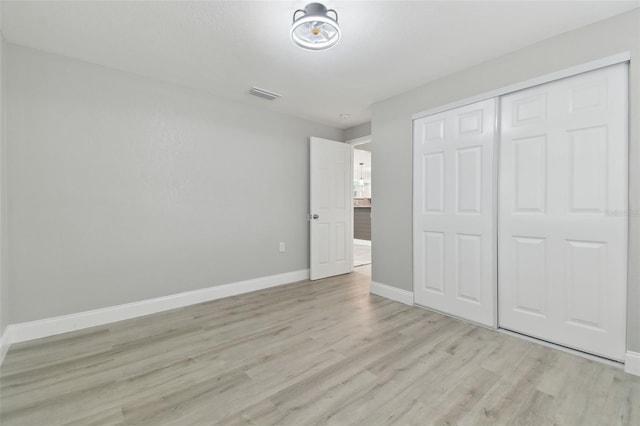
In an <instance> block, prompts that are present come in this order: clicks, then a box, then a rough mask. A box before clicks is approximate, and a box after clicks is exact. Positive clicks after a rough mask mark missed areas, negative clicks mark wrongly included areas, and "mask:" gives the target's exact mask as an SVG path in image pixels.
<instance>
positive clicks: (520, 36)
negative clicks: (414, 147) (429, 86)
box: [0, 0, 639, 128]
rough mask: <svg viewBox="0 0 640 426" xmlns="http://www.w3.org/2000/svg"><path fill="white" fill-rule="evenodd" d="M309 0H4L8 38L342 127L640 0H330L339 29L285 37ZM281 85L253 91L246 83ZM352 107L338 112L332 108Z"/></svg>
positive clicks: (612, 13) (3, 9)
mask: <svg viewBox="0 0 640 426" xmlns="http://www.w3.org/2000/svg"><path fill="white" fill-rule="evenodd" d="M306 3H307V2H305V1H257V2H256V1H253V2H250V1H210V2H204V1H199V2H189V1H180V2H160V1H154V2H144V1H135V2H133V1H131V2H114V1H110V2H93V1H92V2H89V1H79V2H71V1H60V2H59V1H46V2H34V1H2V4H1V6H0V7H1V8H2V30H3V33H4V36H5V38H6V39H7V40H8V41H9V42H12V43H16V44H20V45H24V46H29V47H33V48H37V49H41V50H45V51H49V52H54V53H58V54H62V55H65V56H69V57H73V58H78V59H82V60H85V61H88V62H92V63H96V64H102V65H106V66H109V67H113V68H117V69H121V70H126V71H130V72H134V73H137V74H141V75H145V76H149V77H153V78H157V79H161V80H164V81H169V82H174V83H178V84H181V85H183V86H188V87H192V88H196V89H200V90H205V91H208V92H210V93H212V94H215V95H217V96H221V97H224V98H228V99H234V100H239V101H242V102H246V103H249V104H253V105H258V106H262V107H264V108H269V109H272V110H274V111H279V112H282V113H285V114H290V115H294V116H298V117H302V118H306V119H309V120H313V121H317V122H320V123H324V124H327V125H330V126H334V127H339V128H348V127H352V126H355V125H357V124H360V123H363V122H366V121H368V120H369V119H370V105H371V104H372V103H373V102H376V101H379V100H382V99H385V98H388V97H390V96H393V95H396V94H399V93H402V92H404V91H407V90H409V89H412V88H414V87H417V86H420V85H422V84H425V83H427V82H428V81H431V80H434V79H436V78H439V77H442V76H444V75H447V74H450V73H453V72H456V71H460V70H462V69H464V68H467V67H469V66H473V65H475V64H478V63H480V62H484V61H486V60H488V59H491V58H494V57H497V56H500V55H503V54H505V53H508V52H511V51H514V50H517V49H520V48H522V47H524V46H527V45H530V44H532V43H535V42H537V41H540V40H543V39H545V38H549V37H552V36H554V35H557V34H559V33H562V32H566V31H569V30H572V29H574V28H578V27H581V26H584V25H587V24H589V23H592V22H595V21H598V20H602V19H605V18H608V17H610V16H613V15H617V14H620V13H623V12H625V11H628V10H630V9H633V8H634V7H638V6H639V2H638V0H635V1H622V2H618V1H595V2H582V1H568V2H560V1H554V2H539V1H533V2H528V1H510V2H505V1H501V2H487V1H469V2H457V1H442V2H435V1H409V2H405V1H366V2H364V1H327V2H326V3H325V4H326V5H327V6H328V7H331V8H335V9H336V10H337V11H338V14H339V21H340V25H341V28H342V33H343V39H342V40H341V42H340V43H339V44H338V45H337V46H336V47H334V48H332V49H330V50H327V51H321V52H310V51H304V50H302V49H300V48H298V47H296V46H295V45H294V44H293V43H292V42H291V40H290V39H289V28H290V24H291V17H292V14H293V11H294V10H295V9H298V8H302V7H304V5H305V4H306ZM254 85H255V86H258V87H261V88H265V89H268V90H271V91H273V92H276V93H279V94H282V95H283V96H282V98H281V99H278V100H276V101H273V102H268V101H264V100H261V99H257V98H252V97H250V96H249V95H248V94H247V91H248V90H249V88H250V87H251V86H254ZM341 113H346V114H350V117H349V118H347V119H342V118H340V117H339V114H341Z"/></svg>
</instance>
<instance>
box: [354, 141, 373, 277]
mask: <svg viewBox="0 0 640 426" xmlns="http://www.w3.org/2000/svg"><path fill="white" fill-rule="evenodd" d="M350 143H351V144H353V145H355V146H354V149H353V266H354V267H358V266H364V265H370V264H371V137H366V138H360V139H357V140H355V141H351V142H350Z"/></svg>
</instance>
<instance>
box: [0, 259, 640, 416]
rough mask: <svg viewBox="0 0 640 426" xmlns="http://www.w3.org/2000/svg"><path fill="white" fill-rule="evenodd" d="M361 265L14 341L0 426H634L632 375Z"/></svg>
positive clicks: (638, 394) (636, 406)
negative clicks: (491, 322) (379, 283)
mask: <svg viewBox="0 0 640 426" xmlns="http://www.w3.org/2000/svg"><path fill="white" fill-rule="evenodd" d="M368 268H369V267H362V268H358V270H357V272H355V273H353V274H350V275H344V276H340V277H335V278H330V279H325V280H320V281H315V282H300V283H296V284H291V285H287V286H282V287H277V288H273V289H269V290H264V291H260V292H255V293H251V294H246V295H241V296H237V297H231V298H227V299H222V300H218V301H213V302H208V303H203V304H200V305H195V306H191V307H187V308H182V309H177V310H173V311H169V312H164V313H160V314H155V315H150V316H147V317H143V318H138V319H133V320H128V321H123V322H119V323H115V324H110V325H107V326H101V327H95V328H92V329H87V330H82V331H78V332H74V333H68V334H65V335H60V336H55V337H50V338H46V339H41V340H37V341H32V342H27V343H22V344H16V345H14V346H12V347H11V349H10V351H9V353H8V354H7V357H6V359H5V361H4V363H3V365H2V371H1V381H2V384H1V390H2V395H1V403H2V406H1V417H0V420H1V423H2V425H3V426H9V425H59V424H73V425H112V424H127V425H129V424H131V425H132V424H143V425H164V424H173V425H191V424H195V425H211V424H225V425H247V424H258V425H297V426H300V425H307V424H335V425H350V424H357V425H383V424H398V425H411V424H415V425H429V424H438V425H444V424H460V425H483V424H486V425H501V424H522V425H552V424H556V425H581V426H582V425H617V424H627V425H639V424H640V378H638V377H634V376H631V375H628V374H625V373H624V372H623V371H622V370H621V369H619V368H616V367H612V366H609V365H605V364H602V363H599V362H595V361H590V360H586V359H583V358H580V357H577V356H574V355H571V354H567V353H564V352H560V351H557V350H555V349H550V348H547V347H544V346H541V345H538V344H534V343H530V342H526V341H523V340H521V339H518V338H515V337H511V336H506V335H502V334H499V333H496V332H494V331H491V330H488V329H484V328H481V327H478V326H474V325H471V324H467V323H465V322H462V321H458V320H455V319H452V318H448V317H446V316H443V315H440V314H437V313H434V312H430V311H427V310H424V309H420V308H414V307H409V306H405V305H402V304H399V303H396V302H392V301H390V300H387V299H384V298H382V297H378V296H373V295H369V294H368V283H369V280H370V275H369V269H368Z"/></svg>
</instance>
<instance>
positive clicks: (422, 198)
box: [413, 99, 496, 326]
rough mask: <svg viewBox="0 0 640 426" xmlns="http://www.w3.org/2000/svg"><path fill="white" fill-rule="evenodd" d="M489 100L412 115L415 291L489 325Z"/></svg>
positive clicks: (435, 305) (431, 303)
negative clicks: (418, 117)
mask: <svg viewBox="0 0 640 426" xmlns="http://www.w3.org/2000/svg"><path fill="white" fill-rule="evenodd" d="M494 127H495V100H493V99H490V100H487V101H483V102H479V103H476V104H472V105H467V106H464V107H461V108H457V109H455V110H450V111H446V112H443V113H440V114H436V115H433V116H429V117H425V118H422V119H418V120H415V121H414V214H413V218H414V224H413V245H414V250H413V252H414V297H415V302H416V303H417V304H419V305H422V306H425V307H428V308H432V309H436V310H438V311H442V312H445V313H448V314H451V315H455V316H458V317H461V318H464V319H468V320H470V321H474V322H477V323H481V324H486V325H489V326H495V285H494V282H495V266H494V265H495V261H496V260H495V236H494V209H493V185H494V179H493V156H494V149H493V146H494V136H495V129H494Z"/></svg>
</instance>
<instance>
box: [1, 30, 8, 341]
mask: <svg viewBox="0 0 640 426" xmlns="http://www.w3.org/2000/svg"><path fill="white" fill-rule="evenodd" d="M5 51H6V49H5V41H4V37H3V36H2V33H1V32H0V335H2V334H4V331H5V330H6V328H7V325H9V297H8V293H9V288H8V281H7V268H6V264H7V232H6V229H7V214H6V209H7V179H6V171H7V167H6V164H7V156H6V143H5V142H6V138H5V125H4V96H3V89H4V80H5V76H6V73H5V72H4V65H5V63H6V62H5V60H4V55H5Z"/></svg>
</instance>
